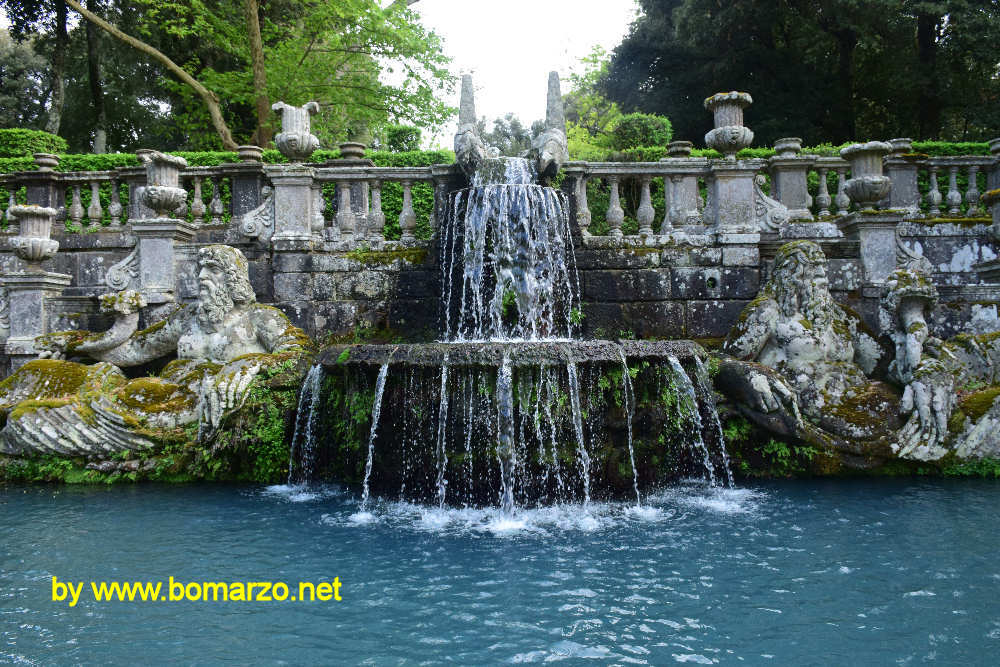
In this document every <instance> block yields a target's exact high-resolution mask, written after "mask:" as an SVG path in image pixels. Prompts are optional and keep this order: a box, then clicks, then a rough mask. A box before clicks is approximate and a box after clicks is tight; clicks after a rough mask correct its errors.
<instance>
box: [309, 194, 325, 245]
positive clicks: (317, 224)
mask: <svg viewBox="0 0 1000 667" xmlns="http://www.w3.org/2000/svg"><path fill="white" fill-rule="evenodd" d="M312 193H313V205H312V225H311V229H312V233H313V236H322V235H323V229H324V228H325V227H326V214H325V210H326V200H325V199H324V198H323V184H322V183H319V182H316V181H313V184H312Z"/></svg>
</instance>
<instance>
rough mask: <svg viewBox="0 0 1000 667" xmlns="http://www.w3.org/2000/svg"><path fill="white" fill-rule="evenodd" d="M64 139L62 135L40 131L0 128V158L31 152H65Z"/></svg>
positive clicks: (26, 154)
mask: <svg viewBox="0 0 1000 667" xmlns="http://www.w3.org/2000/svg"><path fill="white" fill-rule="evenodd" d="M66 149H67V146H66V140H65V139H63V138H62V137H60V136H58V135H55V134H49V133H48V132H42V131H41V130H26V129H23V128H12V129H7V130H0V158H10V157H28V158H29V161H30V158H31V155H32V153H65V152H66Z"/></svg>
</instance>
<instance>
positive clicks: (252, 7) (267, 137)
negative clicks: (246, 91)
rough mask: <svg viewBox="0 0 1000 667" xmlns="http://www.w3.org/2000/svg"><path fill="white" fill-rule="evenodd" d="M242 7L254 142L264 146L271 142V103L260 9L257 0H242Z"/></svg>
mask: <svg viewBox="0 0 1000 667" xmlns="http://www.w3.org/2000/svg"><path fill="white" fill-rule="evenodd" d="M243 8H244V10H245V11H246V18H247V38H248V39H249V41H250V62H251V64H252V66H253V93H254V106H255V107H256V108H257V130H256V131H255V132H254V143H255V144H257V145H258V146H261V147H265V148H266V147H267V145H268V144H269V143H271V126H270V120H271V104H270V102H269V101H268V98H267V71H266V70H265V69H264V43H263V41H262V40H261V37H260V11H259V8H258V4H257V0H244V3H243Z"/></svg>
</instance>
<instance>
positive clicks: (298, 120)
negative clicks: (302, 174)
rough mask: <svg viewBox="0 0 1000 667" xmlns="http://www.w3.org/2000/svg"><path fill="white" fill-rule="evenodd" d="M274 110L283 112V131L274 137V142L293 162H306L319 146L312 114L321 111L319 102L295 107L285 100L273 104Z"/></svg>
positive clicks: (272, 108)
mask: <svg viewBox="0 0 1000 667" xmlns="http://www.w3.org/2000/svg"><path fill="white" fill-rule="evenodd" d="M271 110H272V111H280V112H281V132H279V133H278V135H277V136H275V137H274V144H275V145H276V146H277V147H278V150H279V151H281V154H282V155H284V156H285V157H287V158H288V159H289V160H292V161H293V162H304V161H306V160H308V159H309V156H310V155H312V154H313V153H314V152H315V151H316V149H318V148H319V139H317V138H316V135H314V134H312V125H311V121H310V120H309V117H310V116H313V115H315V114H316V113H318V112H319V104H318V103H316V102H308V103H306V104H305V105H303V106H301V107H294V106H292V105H290V104H285V103H284V102H275V103H274V104H272V105H271Z"/></svg>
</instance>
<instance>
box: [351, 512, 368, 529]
mask: <svg viewBox="0 0 1000 667" xmlns="http://www.w3.org/2000/svg"><path fill="white" fill-rule="evenodd" d="M347 520H348V521H350V522H351V523H353V524H354V525H356V526H367V525H368V524H371V523H375V515H374V514H373V513H371V512H355V513H354V514H352V515H351V516H349V517H348V518H347Z"/></svg>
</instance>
